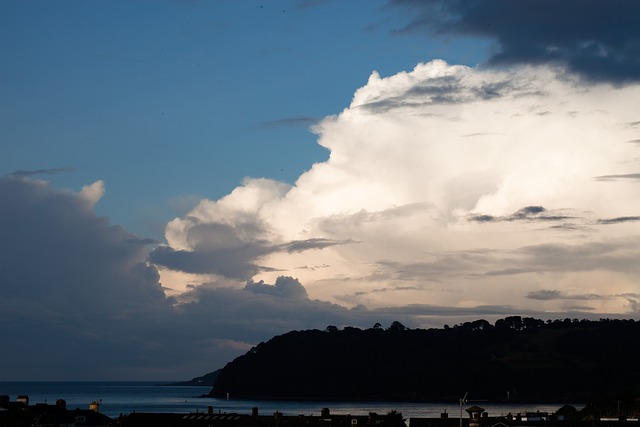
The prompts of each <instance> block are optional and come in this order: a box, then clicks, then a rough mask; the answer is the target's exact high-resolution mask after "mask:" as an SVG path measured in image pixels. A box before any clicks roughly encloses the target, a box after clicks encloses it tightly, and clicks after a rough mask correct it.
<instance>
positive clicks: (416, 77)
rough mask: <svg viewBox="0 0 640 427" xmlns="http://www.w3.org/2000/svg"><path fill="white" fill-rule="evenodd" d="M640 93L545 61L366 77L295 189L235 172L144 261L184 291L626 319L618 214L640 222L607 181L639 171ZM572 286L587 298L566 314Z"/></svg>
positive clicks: (627, 266) (438, 64)
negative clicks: (234, 183)
mask: <svg viewBox="0 0 640 427" xmlns="http://www.w3.org/2000/svg"><path fill="white" fill-rule="evenodd" d="M639 95H640V87H639V86H637V85H627V86H624V87H622V86H611V85H608V84H604V83H603V84H596V85H593V84H589V85H586V84H584V83H583V80H582V79H580V78H578V77H572V74H567V73H565V72H564V71H562V70H561V69H558V68H552V67H545V66H538V67H532V66H521V67H514V68H511V69H506V70H501V71H495V70H490V69H472V68H467V67H463V66H450V65H448V64H446V63H445V62H443V61H433V62H430V63H425V64H419V65H418V66H417V67H416V68H415V69H414V70H413V71H411V72H406V73H405V72H403V73H399V74H397V75H394V76H391V77H388V78H382V77H380V76H379V75H378V74H377V73H375V72H374V73H373V74H372V75H371V77H370V78H369V81H368V83H367V85H366V86H364V87H363V88H361V89H359V90H358V91H357V92H356V93H355V94H354V97H353V101H352V103H351V105H350V106H349V108H347V109H345V110H344V111H343V112H342V113H341V114H339V115H337V116H333V117H328V118H326V119H325V120H323V121H322V122H321V123H319V124H318V125H317V126H315V127H314V128H313V130H314V132H316V133H317V134H318V142H319V144H321V145H322V146H323V147H326V148H327V149H328V150H329V151H330V157H329V159H328V160H327V161H326V162H322V163H318V164H315V165H313V167H312V168H311V169H310V170H309V171H308V172H306V173H305V174H303V175H302V176H300V178H299V179H298V181H297V182H296V183H295V185H294V186H292V187H289V186H286V185H284V184H281V183H278V182H275V181H270V180H264V179H249V178H248V179H247V180H246V181H245V183H244V184H243V185H242V186H241V187H238V188H237V189H236V190H234V191H233V192H232V193H231V194H230V195H229V196H227V197H225V198H223V199H220V200H218V201H209V200H204V201H202V202H201V203H200V204H199V205H198V206H197V207H196V208H195V209H194V210H193V211H192V212H191V213H189V214H188V215H186V216H185V217H183V218H180V219H176V220H174V221H173V222H171V223H170V224H169V225H168V227H167V232H166V235H167V241H168V243H169V246H168V247H164V248H159V249H157V250H156V251H155V252H154V254H153V255H152V259H153V260H155V261H156V262H157V263H158V264H160V265H161V267H163V268H164V269H165V270H164V271H165V272H167V273H168V271H167V270H166V268H171V269H178V270H180V271H182V272H184V273H207V274H208V275H207V276H206V277H201V278H200V279H196V276H193V275H192V276H189V280H191V282H190V283H199V282H207V281H216V280H223V281H226V280H230V279H239V278H241V279H243V280H244V279H246V278H249V277H250V278H252V279H253V280H266V281H270V282H273V281H274V280H275V279H276V277H277V276H279V275H283V274H284V275H289V276H294V277H297V278H299V279H300V282H301V283H302V284H304V286H305V287H306V288H307V290H308V292H309V294H310V295H311V297H312V298H319V299H323V300H329V301H333V302H338V303H341V304H347V305H350V306H355V305H357V304H364V305H366V306H369V307H380V306H386V305H405V304H416V303H417V304H435V305H443V306H449V307H457V308H469V307H484V306H491V305H503V306H504V305H509V306H511V307H512V309H513V310H516V311H517V310H524V309H525V308H526V307H528V306H530V305H531V299H530V296H531V295H545V296H547V298H544V299H542V298H538V299H536V301H537V302H536V304H537V306H536V309H538V310H541V311H550V312H554V311H560V312H561V311H563V310H569V309H574V308H577V307H579V308H580V310H582V311H584V312H587V313H588V312H618V313H622V312H626V311H628V310H631V309H632V307H633V304H635V300H636V299H637V298H638V295H637V294H636V283H635V278H636V277H637V274H638V272H639V271H638V267H636V266H635V263H633V262H632V259H634V257H637V256H638V255H640V254H639V253H638V252H639V250H638V249H637V247H638V246H637V243H638V238H639V237H640V236H638V232H637V229H636V228H635V227H636V223H635V222H634V221H631V220H625V221H622V220H620V218H635V217H637V215H638V213H639V212H640V198H638V197H637V196H638V193H639V191H640V187H639V186H638V185H637V180H632V179H631V180H624V179H603V178H602V177H611V176H615V177H620V176H635V174H637V173H638V169H639V167H640V166H638V164H637V161H636V160H635V159H636V158H637V156H638V151H637V150H638V144H637V143H635V142H634V141H637V139H638V132H639V131H640V124H639V123H640V121H639V117H638V116H637V113H636V112H637V111H638V106H637V105H636V104H637V102H638V101H637V99H640V97H639ZM300 242H304V244H300ZM295 245H298V246H295ZM292 247H297V248H299V249H298V250H291V248H292ZM178 252H179V253H180V256H181V257H183V258H181V259H180V260H178V257H177V256H176V257H175V258H171V256H173V255H175V254H176V253H178ZM228 257H230V258H228ZM189 258H191V259H192V260H194V261H193V263H191V264H188V263H187V261H186V260H187V259H189ZM195 260H197V261H195ZM163 274H164V273H163ZM167 277H170V276H169V275H167ZM171 277H172V278H173V279H174V280H176V281H179V280H178V279H176V277H180V276H179V275H178V276H176V275H174V276H171ZM225 283H228V282H225ZM173 286H177V285H173ZM237 286H238V287H239V286H241V285H240V284H238V285H237ZM541 292H542V293H541ZM556 292H557V295H562V298H551V297H550V296H553V295H556ZM584 294H589V295H598V296H599V298H595V297H594V298H591V299H589V301H588V302H585V301H584V300H581V301H580V305H579V306H578V305H574V304H573V301H571V299H570V296H571V295H584ZM481 314H482V309H478V315H481Z"/></svg>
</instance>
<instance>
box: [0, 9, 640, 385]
mask: <svg viewBox="0 0 640 427" xmlns="http://www.w3.org/2000/svg"><path fill="white" fill-rule="evenodd" d="M638 16H640V3H638V2H635V1H631V0H628V1H626V0H609V1H595V0H565V1H562V2H557V1H553V0H520V1H517V2H515V1H508V0H482V1H480V0H470V1H458V0H446V1H445V0H420V1H418V0H349V1H339V0H273V1H266V0H265V1H260V2H257V1H250V0H247V1H230V0H229V1H226V0H210V1H205V0H183V1H178V0H163V1H157V2H156V1H154V2H151V1H136V0H134V1H101V0H98V1H92V2H86V1H80V0H60V1H56V2H51V1H44V0H42V1H38V0H34V1H29V2H25V1H13V0H3V1H1V2H0V58H2V60H1V61H0V295H1V298H0V322H1V323H2V324H3V326H4V328H3V331H4V340H3V342H4V343H5V345H3V347H4V348H5V349H8V350H9V351H2V352H0V378H2V379H3V380H7V381H8V380H160V379H162V380H183V379H189V378H192V377H195V376H199V375H202V374H204V373H207V372H211V371H213V370H215V369H218V368H221V367H223V366H224V365H225V364H226V363H227V362H229V361H231V360H232V359H233V358H234V357H236V356H239V355H241V354H243V353H244V352H246V351H248V350H249V349H250V348H251V347H253V346H255V345H257V344H258V343H260V342H261V341H266V340H268V339H269V338H271V337H272V336H274V335H278V334H282V333H285V332H287V331H290V330H301V329H324V328H326V327H327V326H328V325H335V326H338V327H344V326H355V327H361V328H369V327H372V326H373V325H374V324H376V323H380V324H382V325H383V327H387V326H388V325H390V324H391V323H392V322H393V321H400V322H401V323H403V324H404V325H405V326H407V327H410V328H432V327H435V328H440V327H443V326H444V325H451V326H453V325H456V324H460V323H462V322H465V321H470V320H477V319H486V320H488V321H491V322H493V321H495V320H497V319H499V318H504V317H506V316H512V315H519V316H526V317H536V318H540V319H543V320H546V319H556V318H561V319H564V318H590V319H599V318H632V319H639V318H640V306H639V303H640V263H639V262H638V259H639V258H640V164H639V163H640V28H637V27H638V26H637V25H636V21H637V19H636V18H637V17H638Z"/></svg>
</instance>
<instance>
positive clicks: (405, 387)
mask: <svg viewBox="0 0 640 427" xmlns="http://www.w3.org/2000/svg"><path fill="white" fill-rule="evenodd" d="M639 360H640V322H636V321H634V320H609V319H603V320H599V321H590V320H580V321H578V320H577V319H574V320H571V319H565V320H555V321H542V320H539V319H533V318H521V317H519V316H512V317H507V318H505V319H501V320H498V321H497V322H495V324H490V323H489V322H487V321H484V320H478V321H475V322H467V323H464V324H461V325H456V326H454V327H445V328H442V329H428V330H425V329H408V328H405V327H404V326H403V325H402V324H400V323H399V322H394V323H393V324H392V325H391V326H390V327H388V328H386V329H383V328H382V327H381V326H380V325H376V326H374V327H373V328H370V329H358V328H352V327H345V328H343V329H338V328H336V327H335V326H329V327H327V328H326V330H322V331H321V330H306V331H293V332H289V333H287V334H284V335H281V336H277V337H274V338H272V339H271V340H269V341H267V342H265V343H260V344H259V345H258V346H256V347H254V348H252V349H251V350H250V351H248V352H247V353H246V354H244V355H243V356H240V357H238V358H236V359H235V360H233V361H232V362H230V363H228V364H227V365H226V366H225V367H224V369H223V370H222V371H221V372H220V373H219V375H218V377H217V379H216V382H215V385H214V388H213V390H212V391H211V395H212V396H214V397H225V396H227V393H228V394H229V395H230V396H231V397H232V398H246V399H269V400H277V399H284V400H294V399H308V400H331V399H334V400H388V401H418V402H420V401H424V402H438V401H448V402H452V401H453V402H457V401H458V399H459V398H460V397H461V396H462V395H463V394H464V393H465V392H468V393H469V397H470V398H471V399H474V400H481V399H486V400H490V401H495V402H503V401H519V402H531V403H536V402H593V403H598V404H603V402H618V403H619V402H624V403H629V402H633V401H634V399H635V398H637V397H640V369H638V361H639Z"/></svg>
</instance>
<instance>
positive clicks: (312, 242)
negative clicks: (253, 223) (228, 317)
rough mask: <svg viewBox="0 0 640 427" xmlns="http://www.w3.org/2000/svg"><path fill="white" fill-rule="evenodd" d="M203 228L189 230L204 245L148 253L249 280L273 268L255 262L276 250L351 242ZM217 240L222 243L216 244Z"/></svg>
mask: <svg viewBox="0 0 640 427" xmlns="http://www.w3.org/2000/svg"><path fill="white" fill-rule="evenodd" d="M203 229H204V230H206V231H207V232H206V233H193V232H192V233H190V234H189V235H190V236H191V235H197V236H198V241H197V242H196V248H198V247H203V249H196V250H193V251H185V250H174V249H173V248H171V247H169V246H159V247H157V248H155V249H154V250H153V251H152V252H151V254H150V255H149V259H150V261H151V262H153V263H155V264H158V265H162V266H165V267H168V268H170V269H172V270H179V271H184V272H187V273H196V274H218V275H221V276H224V277H227V278H231V279H239V280H249V279H251V277H253V276H255V275H256V274H257V273H258V272H260V271H273V270H272V269H270V268H269V267H268V266H260V265H258V264H257V263H256V262H257V260H258V259H259V258H260V257H263V256H265V255H268V254H271V253H276V252H287V253H292V252H303V251H307V250H312V249H323V248H326V247H329V246H334V245H342V244H347V243H351V241H350V240H341V241H338V240H331V239H321V238H315V239H308V240H296V241H293V242H288V243H284V244H279V245H271V244H269V243H267V242H266V241H264V240H255V241H250V242H244V241H243V239H241V238H239V237H238V236H237V235H235V234H234V231H233V228H232V227H229V226H226V225H219V224H207V225H206V227H203ZM216 230H219V231H220V234H219V235H218V234H216V233H215V232H216ZM216 242H217V243H216ZM216 244H217V245H221V247H218V248H215V247H214V246H215V245H216Z"/></svg>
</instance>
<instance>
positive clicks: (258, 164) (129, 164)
mask: <svg viewBox="0 0 640 427" xmlns="http://www.w3.org/2000/svg"><path fill="white" fill-rule="evenodd" d="M1 7H2V9H3V13H2V18H0V19H2V20H3V21H2V29H1V30H0V31H2V35H1V37H0V40H1V41H0V43H2V52H3V58H4V60H3V65H2V69H1V72H2V83H1V84H2V93H3V97H2V99H3V100H2V101H0V102H2V104H1V105H2V107H1V108H2V111H3V114H2V118H3V119H2V120H3V124H2V129H3V131H2V132H3V135H2V138H3V140H4V141H5V142H4V143H3V144H2V156H1V157H0V158H1V160H0V162H1V163H0V172H1V173H2V174H9V173H12V172H14V171H15V170H44V169H47V170H49V169H60V170H61V171H60V172H62V173H59V174H56V175H55V176H48V177H47V178H48V179H49V180H50V181H51V182H53V183H55V184H56V185H57V186H60V187H65V188H71V189H75V190H79V189H80V188H81V187H82V186H83V185H86V184H87V183H89V182H93V181H96V180H103V181H104V182H105V184H106V188H107V193H106V195H105V197H104V198H103V199H102V200H101V202H100V203H99V204H98V205H97V207H96V209H97V211H98V212H99V213H100V214H102V215H106V216H109V217H110V218H111V220H112V221H113V222H115V223H118V224H122V225H123V226H125V227H126V228H128V229H130V230H132V231H135V232H137V233H139V234H142V235H147V236H150V237H154V238H158V239H161V238H162V234H163V229H164V225H165V223H166V222H167V221H168V220H170V219H171V218H173V217H174V216H176V215H177V214H180V213H183V211H182V210H184V209H185V206H189V203H190V202H189V201H190V200H197V199H198V198H201V197H208V198H219V197H221V196H223V195H224V194H226V193H228V192H229V191H230V190H231V189H233V188H234V187H235V186H236V185H238V184H239V183H240V182H241V181H242V179H243V178H244V177H246V176H253V177H269V178H274V179H278V180H283V181H286V182H289V183H293V182H295V180H296V179H297V177H298V176H299V175H300V174H301V173H302V172H303V171H305V170H307V169H309V168H310V167H311V165H312V164H313V163H314V162H317V161H322V160H325V159H326V158H327V152H326V150H324V149H323V148H321V147H319V146H318V145H317V144H316V142H315V136H314V135H313V134H312V133H311V132H310V131H309V127H310V125H312V124H313V123H314V122H316V121H318V120H320V119H321V118H323V117H324V116H327V115H331V114H337V113H339V112H340V111H342V109H344V108H346V107H347V106H348V104H349V102H350V100H351V96H352V95H353V92H354V91H355V89H357V88H358V87H360V86H362V85H363V84H364V83H365V82H366V80H367V78H368V76H369V74H370V73H371V71H373V70H378V71H379V72H380V73H381V74H382V75H391V74H395V73H396V72H399V71H402V70H406V69H411V68H413V66H414V65H415V64H416V63H418V62H420V61H422V60H424V59H425V58H434V57H442V58H444V59H447V60H448V61H452V62H453V63H464V64H467V65H474V64H475V63H478V62H480V61H481V60H482V59H483V49H482V44H481V43H472V44H470V43H468V42H467V41H466V42H464V43H460V42H459V41H447V40H430V39H428V38H426V37H424V36H419V35H401V34H394V30H397V29H399V28H401V25H403V15H402V14H401V13H398V11H393V10H390V7H389V6H388V5H386V3H385V2H384V1H350V2H346V3H343V2H332V1H329V2H296V1H291V2H287V1H278V2H258V1H241V2H232V1H211V2H207V1H203V2H199V1H163V2H159V3H157V4H150V3H149V2H147V1H133V2H115V3H114V2H108V1H105V2H101V1H99V2H91V3H85V2H78V1H60V2H47V1H44V2H37V1H36V2H28V3H24V2H13V1H6V2H3V3H2V6H1Z"/></svg>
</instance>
